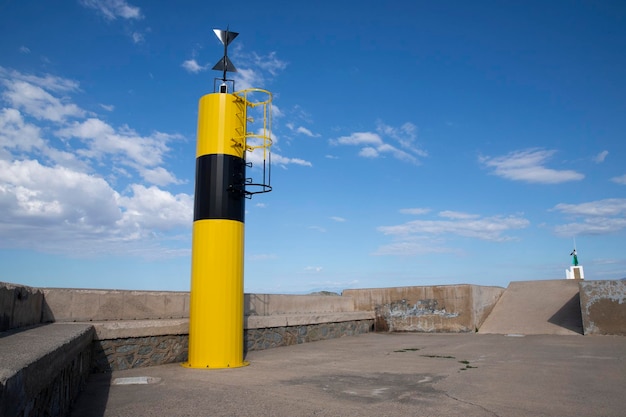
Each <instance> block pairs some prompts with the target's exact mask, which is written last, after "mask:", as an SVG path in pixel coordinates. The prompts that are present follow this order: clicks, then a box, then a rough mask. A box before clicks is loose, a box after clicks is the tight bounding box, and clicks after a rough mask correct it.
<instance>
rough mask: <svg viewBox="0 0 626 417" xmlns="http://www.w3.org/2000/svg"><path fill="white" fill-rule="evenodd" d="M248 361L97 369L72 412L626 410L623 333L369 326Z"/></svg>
mask: <svg viewBox="0 0 626 417" xmlns="http://www.w3.org/2000/svg"><path fill="white" fill-rule="evenodd" d="M246 359H247V360H249V361H250V366H246V367H243V368H237V369H225V370H213V371H206V370H198V369H187V368H183V367H181V366H179V365H178V364H171V365H165V366H158V367H152V368H144V369H133V370H128V371H120V372H114V373H113V374H108V375H93V379H92V380H91V382H90V383H89V384H88V386H87V391H85V392H84V393H83V394H82V396H81V398H79V401H78V404H77V405H76V408H75V410H74V412H73V413H72V417H95V416H98V417H110V416H135V417H147V416H188V417H195V416H207V415H210V416H213V417H225V416H229V417H231V416H272V417H293V416H317V417H331V416H333V417H335V416H342V417H380V416H385V417H399V416H402V417H405V416H415V417H420V416H449V417H455V416H457V417H493V416H507V417H528V416H603V417H617V416H620V417H621V416H623V415H624V409H625V406H626V403H625V400H624V393H623V391H624V386H626V338H625V337H612V336H593V337H575V336H554V335H540V336H526V337H507V336H502V335H481V334H475V333H469V334H468V333H466V334H423V333H420V334H416V333H402V334H394V333H384V334H381V333H370V334H367V335H360V336H355V337H345V338H341V339H334V340H328V341H320V342H315V343H306V344H301V345H294V346H289V347H282V348H276V349H269V350H263V351H254V352H249V353H248V355H247V357H246ZM128 378H134V379H128ZM144 381H145V382H144ZM129 382H134V384H133V383H129ZM120 383H121V384H124V385H120Z"/></svg>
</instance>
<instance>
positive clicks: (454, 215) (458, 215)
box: [439, 210, 480, 220]
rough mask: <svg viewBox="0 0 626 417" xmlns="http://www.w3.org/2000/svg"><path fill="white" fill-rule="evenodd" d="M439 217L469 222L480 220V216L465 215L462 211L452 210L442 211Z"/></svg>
mask: <svg viewBox="0 0 626 417" xmlns="http://www.w3.org/2000/svg"><path fill="white" fill-rule="evenodd" d="M439 216H440V217H445V218H448V219H456V220H469V219H478V218H480V216H479V215H478V214H470V213H463V212H460V211H452V210H444V211H440V212H439Z"/></svg>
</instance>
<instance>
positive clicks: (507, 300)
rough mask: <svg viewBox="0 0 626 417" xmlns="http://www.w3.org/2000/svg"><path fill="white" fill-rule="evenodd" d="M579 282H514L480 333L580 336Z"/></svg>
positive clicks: (563, 280)
mask: <svg viewBox="0 0 626 417" xmlns="http://www.w3.org/2000/svg"><path fill="white" fill-rule="evenodd" d="M580 311H581V310H580V296H579V285H578V281H575V280H565V279H562V280H549V281H518V282H511V283H510V284H509V286H508V288H507V289H506V290H505V291H504V293H503V294H502V296H501V297H500V299H499V300H498V302H497V303H496V305H495V306H494V308H493V310H492V311H491V313H490V314H489V316H488V317H487V319H486V320H485V321H484V323H483V324H482V326H481V327H480V329H479V330H478V332H479V333H495V334H524V335H532V334H558V335H576V334H579V335H581V334H582V333H583V331H582V317H581V312H580Z"/></svg>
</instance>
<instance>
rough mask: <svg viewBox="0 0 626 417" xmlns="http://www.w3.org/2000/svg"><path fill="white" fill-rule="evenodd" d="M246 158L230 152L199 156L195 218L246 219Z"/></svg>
mask: <svg viewBox="0 0 626 417" xmlns="http://www.w3.org/2000/svg"><path fill="white" fill-rule="evenodd" d="M245 178H246V161H245V160H243V159H241V158H239V157H237V156H232V155H228V154H211V155H202V156H199V157H198V158H196V193H195V197H194V210H193V221H196V220H208V219H226V220H237V221H240V222H242V223H243V222H244V214H245V200H246V198H245V192H244V186H245Z"/></svg>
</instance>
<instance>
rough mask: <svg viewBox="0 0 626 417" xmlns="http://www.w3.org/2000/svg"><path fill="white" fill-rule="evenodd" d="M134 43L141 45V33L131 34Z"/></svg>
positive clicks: (143, 37) (142, 38)
mask: <svg viewBox="0 0 626 417" xmlns="http://www.w3.org/2000/svg"><path fill="white" fill-rule="evenodd" d="M131 37H132V39H133V42H134V43H143V41H144V40H145V36H144V35H143V33H141V32H133V34H132V35H131Z"/></svg>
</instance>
